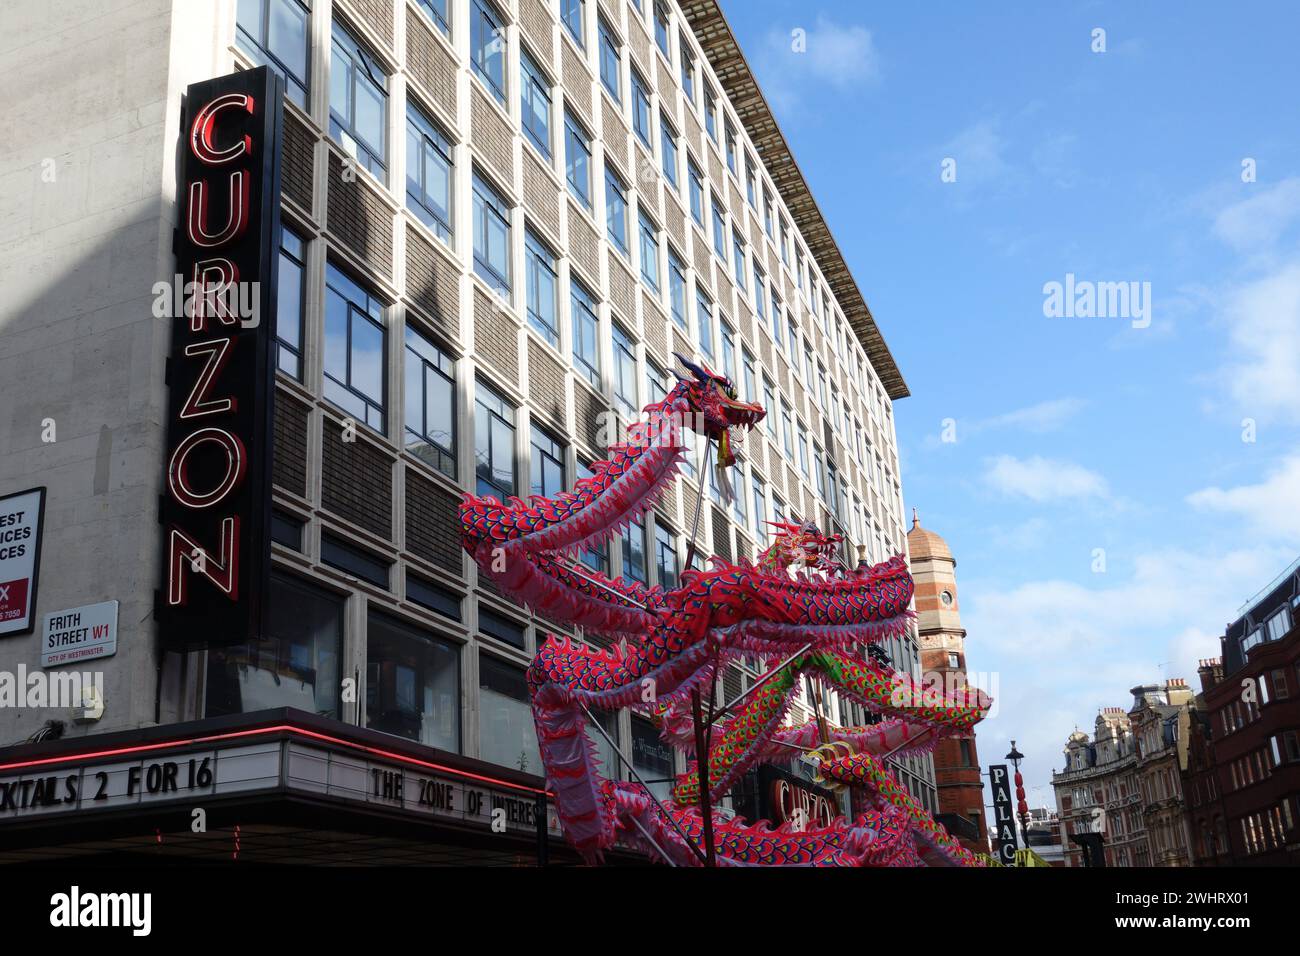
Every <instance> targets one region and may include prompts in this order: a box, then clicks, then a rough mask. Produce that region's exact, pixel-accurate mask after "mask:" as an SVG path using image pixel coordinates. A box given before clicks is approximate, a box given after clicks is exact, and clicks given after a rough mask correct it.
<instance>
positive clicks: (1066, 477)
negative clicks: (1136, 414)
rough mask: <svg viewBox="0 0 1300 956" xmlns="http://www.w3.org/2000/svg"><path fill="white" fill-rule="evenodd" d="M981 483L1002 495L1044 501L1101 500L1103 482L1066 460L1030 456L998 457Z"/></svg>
mask: <svg viewBox="0 0 1300 956" xmlns="http://www.w3.org/2000/svg"><path fill="white" fill-rule="evenodd" d="M984 481H985V483H986V484H988V485H989V486H990V487H992V488H993V489H995V490H996V491H999V492H1001V493H1002V494H1004V495H1008V496H1010V497H1018V498H1028V499H1029V500H1030V501H1036V502H1040V503H1042V502H1047V501H1055V500H1060V499H1069V498H1105V497H1107V494H1108V490H1107V487H1106V479H1104V478H1103V477H1101V475H1099V474H1097V473H1096V472H1095V471H1089V470H1088V469H1087V468H1084V467H1083V466H1082V465H1076V464H1074V463H1072V462H1068V461H1053V460H1051V459H1047V458H1042V457H1039V456H1038V455H1034V456H1033V457H1031V458H1025V459H1020V458H1016V457H1014V456H1012V455H999V456H998V457H996V458H993V459H990V460H989V461H988V467H987V468H986V470H985V472H984Z"/></svg>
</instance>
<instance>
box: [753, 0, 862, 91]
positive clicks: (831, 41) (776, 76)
mask: <svg viewBox="0 0 1300 956" xmlns="http://www.w3.org/2000/svg"><path fill="white" fill-rule="evenodd" d="M796 31H802V32H801V33H799V34H798V35H796ZM756 59H757V62H756V70H757V71H758V72H759V73H760V74H761V79H762V81H763V91H764V94H765V95H766V96H767V98H768V99H769V100H770V101H771V102H772V104H773V106H774V107H776V108H778V109H780V110H781V111H782V112H786V111H789V110H791V109H793V108H795V107H797V106H798V104H799V102H800V100H802V99H803V97H804V95H805V94H808V95H809V96H812V95H816V94H824V92H825V87H827V86H829V87H831V88H832V89H834V90H836V91H838V92H841V93H850V92H854V91H860V90H861V89H862V87H863V86H864V85H867V84H871V83H875V82H877V81H878V80H879V79H880V54H879V53H878V52H877V50H876V44H875V39H874V38H873V37H872V34H871V31H870V30H868V29H867V28H866V27H864V26H861V25H858V24H840V23H836V22H834V21H832V20H830V19H828V18H827V17H826V16H824V15H821V14H818V16H817V19H816V21H815V22H814V24H813V25H812V26H811V27H810V26H807V25H806V24H794V25H792V26H789V27H773V28H772V29H771V30H770V31H769V32H768V34H767V36H765V37H764V38H763V42H762V44H761V45H760V46H759V48H758V51H757V57H756Z"/></svg>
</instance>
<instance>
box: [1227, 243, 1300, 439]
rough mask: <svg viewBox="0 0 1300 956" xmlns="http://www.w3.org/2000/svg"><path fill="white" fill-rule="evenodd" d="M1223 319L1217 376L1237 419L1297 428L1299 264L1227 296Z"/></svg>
mask: <svg viewBox="0 0 1300 956" xmlns="http://www.w3.org/2000/svg"><path fill="white" fill-rule="evenodd" d="M1223 319H1224V321H1225V322H1226V323H1227V325H1228V350H1229V356H1230V358H1229V362H1228V364H1227V366H1226V367H1225V368H1224V369H1223V370H1222V371H1221V373H1220V377H1221V379H1222V381H1223V383H1224V385H1225V387H1226V388H1227V390H1228V393H1229V394H1230V395H1231V396H1232V398H1233V400H1234V401H1235V402H1236V404H1237V406H1238V408H1239V410H1240V412H1241V414H1243V415H1245V416H1248V417H1251V418H1255V419H1258V420H1261V421H1266V420H1270V419H1280V420H1283V421H1290V422H1294V423H1300V262H1292V263H1291V264H1289V265H1286V266H1283V267H1282V268H1280V269H1278V270H1277V271H1275V272H1273V273H1271V274H1270V275H1267V276H1264V277H1263V278H1260V279H1256V280H1254V281H1251V282H1248V283H1246V284H1244V285H1242V286H1239V287H1238V288H1236V289H1235V290H1233V291H1232V292H1230V293H1229V294H1228V296H1227V298H1226V302H1225V305H1224V311H1223Z"/></svg>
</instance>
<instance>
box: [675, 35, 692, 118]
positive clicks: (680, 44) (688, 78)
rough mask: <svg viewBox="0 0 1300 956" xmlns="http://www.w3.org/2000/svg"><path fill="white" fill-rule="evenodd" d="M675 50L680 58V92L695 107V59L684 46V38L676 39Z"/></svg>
mask: <svg viewBox="0 0 1300 956" xmlns="http://www.w3.org/2000/svg"><path fill="white" fill-rule="evenodd" d="M677 49H678V52H679V54H680V55H681V58H682V91H683V92H685V94H686V98H687V99H688V100H690V102H691V105H692V106H694V105H695V57H693V56H692V55H691V53H690V49H689V48H688V47H687V45H686V37H685V36H681V35H679V36H678V37H677Z"/></svg>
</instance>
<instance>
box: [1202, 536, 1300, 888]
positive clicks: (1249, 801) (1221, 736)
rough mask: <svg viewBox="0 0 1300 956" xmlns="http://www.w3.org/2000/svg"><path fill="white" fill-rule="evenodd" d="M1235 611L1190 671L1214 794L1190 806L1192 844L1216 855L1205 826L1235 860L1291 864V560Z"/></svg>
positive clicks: (1295, 673)
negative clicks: (1216, 648) (1204, 718)
mask: <svg viewBox="0 0 1300 956" xmlns="http://www.w3.org/2000/svg"><path fill="white" fill-rule="evenodd" d="M1243 610H1244V613H1243V614H1242V616H1241V617H1240V618H1238V619H1237V620H1236V621H1234V622H1233V623H1232V624H1230V625H1228V628H1227V630H1226V632H1225V633H1224V636H1223V658H1222V661H1221V662H1219V661H1205V662H1203V664H1202V667H1201V669H1200V675H1201V681H1202V689H1203V696H1204V699H1205V704H1206V710H1207V712H1208V728H1207V730H1208V737H1209V740H1208V750H1209V754H1210V756H1211V759H1212V762H1213V766H1214V770H1215V777H1216V779H1215V786H1216V787H1217V794H1218V796H1217V797H1208V798H1205V799H1203V800H1202V801H1201V802H1200V804H1199V805H1198V806H1197V807H1196V808H1194V810H1193V819H1192V828H1193V839H1194V842H1195V843H1198V845H1197V846H1196V847H1195V851H1196V852H1197V853H1198V854H1199V855H1200V856H1202V857H1206V856H1213V857H1216V858H1222V851H1223V849H1225V848H1224V847H1222V846H1221V845H1219V844H1217V843H1206V842H1205V837H1206V833H1207V829H1206V824H1207V823H1208V832H1209V833H1210V834H1219V833H1222V832H1223V830H1226V839H1227V846H1226V850H1227V856H1228V858H1229V859H1230V860H1231V862H1233V863H1235V864H1237V865H1251V866H1268V865H1273V866H1276V865H1290V866H1295V865H1300V827H1297V821H1298V820H1300V621H1298V620H1297V615H1300V560H1297V561H1296V562H1294V563H1293V564H1292V565H1291V566H1290V567H1289V568H1288V569H1287V570H1286V571H1284V572H1283V573H1282V574H1281V575H1280V576H1279V577H1278V578H1276V579H1275V580H1274V581H1273V582H1272V583H1271V584H1269V585H1268V586H1267V587H1266V588H1265V589H1264V590H1263V591H1261V592H1260V594H1259V595H1256V597H1255V598H1252V599H1251V601H1249V602H1248V603H1247V605H1246V607H1245V608H1244V609H1243ZM1202 776H1203V774H1202ZM1207 803H1208V805H1207ZM1216 803H1217V806H1216V805H1215V804H1216ZM1197 811H1199V812H1197ZM1220 819H1221V821H1222V823H1223V828H1222V830H1221V829H1220V827H1219V822H1220ZM1197 837H1200V840H1197Z"/></svg>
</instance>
